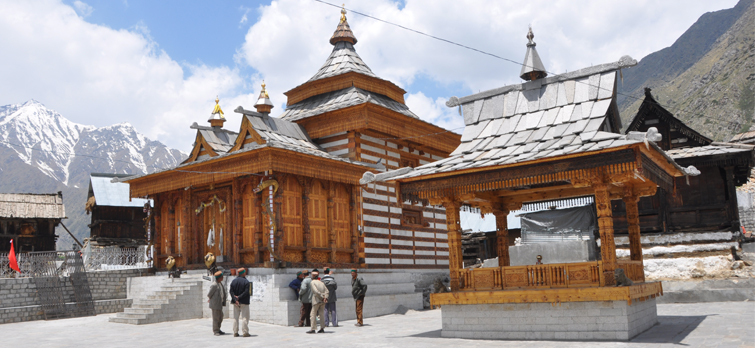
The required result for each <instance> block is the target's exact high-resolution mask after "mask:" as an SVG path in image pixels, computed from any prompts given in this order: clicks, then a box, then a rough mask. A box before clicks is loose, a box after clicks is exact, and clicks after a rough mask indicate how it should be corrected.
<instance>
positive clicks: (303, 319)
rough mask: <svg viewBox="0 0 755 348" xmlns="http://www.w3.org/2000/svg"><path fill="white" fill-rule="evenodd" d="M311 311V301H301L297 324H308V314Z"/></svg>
mask: <svg viewBox="0 0 755 348" xmlns="http://www.w3.org/2000/svg"><path fill="white" fill-rule="evenodd" d="M311 313H312V304H311V303H302V304H301V309H300V310H299V326H309V316H310V314H311Z"/></svg>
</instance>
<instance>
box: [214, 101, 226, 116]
mask: <svg viewBox="0 0 755 348" xmlns="http://www.w3.org/2000/svg"><path fill="white" fill-rule="evenodd" d="M219 103H220V98H219V97H218V96H215V108H214V109H212V114H213V115H215V114H220V118H225V117H224V116H223V109H221V108H220V104H219Z"/></svg>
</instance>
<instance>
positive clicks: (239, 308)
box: [231, 268, 252, 337]
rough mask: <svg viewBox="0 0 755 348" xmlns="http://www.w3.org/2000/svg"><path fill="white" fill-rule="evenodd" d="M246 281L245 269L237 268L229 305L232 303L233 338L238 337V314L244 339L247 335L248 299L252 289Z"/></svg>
mask: <svg viewBox="0 0 755 348" xmlns="http://www.w3.org/2000/svg"><path fill="white" fill-rule="evenodd" d="M249 285H250V284H249V281H248V280H246V268H239V270H238V277H236V279H234V280H233V282H231V303H233V337H239V314H241V331H243V333H244V337H249V336H251V335H250V334H249V298H250V297H251V290H252V288H251V287H250V286H249Z"/></svg>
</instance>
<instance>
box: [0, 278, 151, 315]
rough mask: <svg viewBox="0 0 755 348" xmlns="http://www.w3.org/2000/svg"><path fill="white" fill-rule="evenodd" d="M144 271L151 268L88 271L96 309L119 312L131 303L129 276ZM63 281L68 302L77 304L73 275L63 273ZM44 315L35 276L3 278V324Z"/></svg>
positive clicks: (0, 288)
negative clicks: (67, 275) (69, 276)
mask: <svg viewBox="0 0 755 348" xmlns="http://www.w3.org/2000/svg"><path fill="white" fill-rule="evenodd" d="M142 275H147V271H146V270H144V269H141V270H140V269H128V270H118V271H95V272H87V280H88V282H89V289H90V291H91V292H92V299H93V300H94V301H95V303H94V305H95V312H96V313H97V314H102V313H113V312H119V311H122V310H123V308H125V307H128V306H130V305H131V301H130V300H127V299H126V293H127V287H126V285H127V282H128V279H130V278H133V277H140V276H142ZM60 285H61V287H62V289H63V299H64V300H65V301H66V303H67V304H66V305H74V304H73V303H74V302H75V301H76V297H75V296H74V293H73V286H72V285H71V282H70V280H69V278H68V277H61V278H60ZM44 318H45V317H44V313H43V312H42V308H41V306H40V303H39V297H38V296H37V286H36V284H35V283H34V279H33V278H2V279H0V324H3V323H10V322H20V321H31V320H43V319H44Z"/></svg>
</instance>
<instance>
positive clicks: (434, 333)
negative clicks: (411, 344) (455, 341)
mask: <svg viewBox="0 0 755 348" xmlns="http://www.w3.org/2000/svg"><path fill="white" fill-rule="evenodd" d="M441 331H442V330H434V331H428V332H422V333H418V334H414V335H409V336H406V337H424V338H440V332H441Z"/></svg>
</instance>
